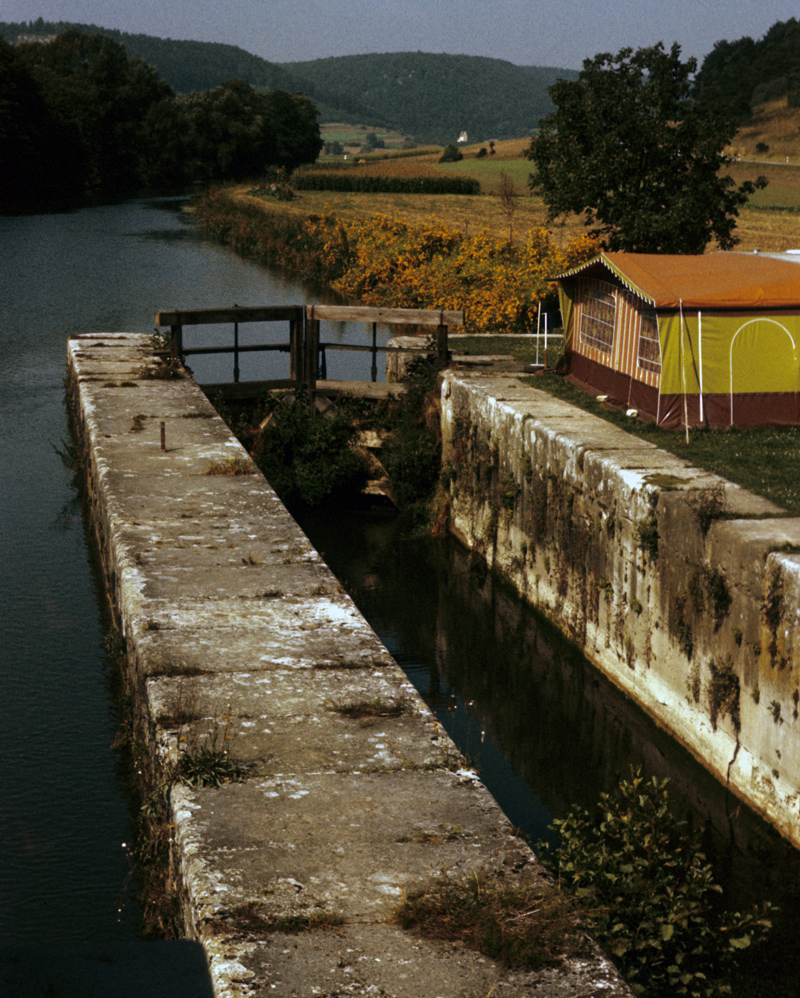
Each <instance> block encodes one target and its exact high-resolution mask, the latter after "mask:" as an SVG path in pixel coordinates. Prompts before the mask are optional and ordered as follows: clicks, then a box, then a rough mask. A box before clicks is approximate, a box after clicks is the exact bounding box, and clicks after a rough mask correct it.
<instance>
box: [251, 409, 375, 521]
mask: <svg viewBox="0 0 800 998" xmlns="http://www.w3.org/2000/svg"><path fill="white" fill-rule="evenodd" d="M271 406H272V408H273V418H272V421H271V425H270V427H269V429H268V430H266V431H265V433H264V434H263V436H262V437H261V440H260V441H259V443H258V445H257V447H256V449H255V450H254V453H253V457H254V460H255V462H256V464H257V465H258V467H259V468H260V470H261V471H262V472H263V473H264V476H265V478H266V479H267V481H268V482H269V483H270V485H271V486H272V487H273V489H275V491H276V492H277V493H278V495H279V496H280V498H281V499H282V500H283V501H284V502H285V503H286V504H287V505H291V504H292V503H297V502H301V503H303V504H305V505H307V506H318V505H319V504H320V503H321V502H323V501H324V500H326V499H336V498H338V497H339V496H342V495H350V494H352V493H353V492H359V491H360V490H361V489H362V488H363V487H364V485H365V484H366V481H367V472H366V468H365V466H364V461H363V460H362V458H361V457H360V456H359V455H358V454H357V453H356V452H355V451H354V450H353V449H352V447H351V446H350V444H351V441H352V439H353V436H354V434H355V426H354V423H353V420H352V418H351V415H350V413H349V411H348V407H347V405H343V404H340V405H339V406H337V408H336V410H335V411H334V412H333V413H332V415H330V416H320V415H317V414H316V413H315V412H314V411H313V410H312V409H311V408H310V407H309V405H308V399H307V396H306V395H305V394H304V393H302V392H301V393H298V394H297V395H296V396H288V397H286V398H285V399H284V400H282V401H281V400H279V399H277V398H273V399H272V401H271Z"/></svg>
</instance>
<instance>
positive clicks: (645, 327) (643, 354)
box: [636, 308, 661, 374]
mask: <svg viewBox="0 0 800 998" xmlns="http://www.w3.org/2000/svg"><path fill="white" fill-rule="evenodd" d="M640 315H641V318H642V324H641V326H640V328H639V353H638V356H637V358H636V363H637V364H638V365H639V367H640V368H641V369H642V370H643V371H652V372H653V373H654V374H660V373H661V344H660V342H659V339H658V319H657V318H656V313H655V311H654V310H653V309H652V308H645V309H642V310H641V312H640Z"/></svg>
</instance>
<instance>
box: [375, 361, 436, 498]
mask: <svg viewBox="0 0 800 998" xmlns="http://www.w3.org/2000/svg"><path fill="white" fill-rule="evenodd" d="M403 384H404V385H405V388H406V390H405V392H404V394H403V395H402V396H401V397H400V400H399V401H398V403H397V405H396V407H395V408H394V409H393V410H392V412H391V415H390V417H389V425H388V428H389V430H390V436H389V438H388V439H387V441H386V443H385V444H384V447H383V453H382V460H383V464H384V467H385V468H386V470H387V472H388V473H389V477H390V478H391V481H392V490H393V491H394V495H395V497H396V499H397V501H398V504H399V505H400V508H401V509H403V510H407V509H408V510H416V511H417V512H421V511H422V510H423V508H424V507H425V506H427V503H428V501H429V500H430V498H431V496H432V495H433V491H434V489H435V488H436V483H437V482H438V480H439V473H440V470H441V463H442V437H441V428H440V421H439V408H438V395H439V372H438V371H437V369H436V366H435V364H434V363H433V361H432V360H429V359H427V358H418V359H417V360H415V361H413V362H412V363H411V364H410V365H409V368H408V372H407V373H406V375H405V377H404V378H403Z"/></svg>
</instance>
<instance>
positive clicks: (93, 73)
mask: <svg viewBox="0 0 800 998" xmlns="http://www.w3.org/2000/svg"><path fill="white" fill-rule="evenodd" d="M17 54H18V58H19V60H20V62H21V64H22V65H23V66H24V67H25V69H26V70H27V71H28V72H29V73H30V75H31V77H32V78H33V79H34V80H35V81H36V84H37V87H38V89H39V91H40V93H41V95H42V97H43V99H44V101H45V103H46V105H47V108H48V111H49V113H50V115H51V116H52V118H53V119H54V121H55V122H56V124H57V127H58V128H59V129H60V130H61V133H62V135H63V136H64V140H63V152H62V154H61V155H60V156H59V157H58V163H57V167H56V168H57V169H58V170H59V171H61V170H64V169H71V170H72V172H73V174H74V173H75V172H76V166H77V171H78V172H79V173H80V177H81V184H82V185H83V186H85V187H87V188H89V189H97V190H104V191H107V192H114V193H120V192H123V191H130V190H134V189H136V187H137V186H138V184H139V177H138V175H137V169H136V167H137V163H138V156H139V150H140V145H141V142H142V138H143V122H144V119H145V118H146V116H147V114H148V111H149V110H150V109H151V108H152V107H153V106H154V105H156V104H158V103H160V102H161V101H163V100H166V99H168V98H169V97H171V96H172V90H171V89H170V88H169V86H168V85H167V84H166V83H164V81H163V80H161V79H159V76H158V71H157V70H156V69H155V68H154V67H152V66H148V65H147V64H146V63H145V62H143V61H142V60H141V59H128V56H127V55H126V53H125V48H124V47H123V45H121V44H120V43H119V42H117V41H114V39H113V38H108V37H107V36H105V35H102V34H97V33H96V34H88V33H84V32H81V31H79V30H78V29H77V28H69V29H67V30H66V31H64V32H63V33H62V34H60V35H58V36H57V37H56V38H55V39H54V40H53V41H50V42H47V43H42V42H30V43H25V44H22V45H20V46H18V48H17ZM68 155H69V156H70V157H71V158H70V159H69V160H68V159H67V156H68ZM63 186H64V185H62V187H63Z"/></svg>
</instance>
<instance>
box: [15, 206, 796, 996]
mask: <svg viewBox="0 0 800 998" xmlns="http://www.w3.org/2000/svg"><path fill="white" fill-rule="evenodd" d="M181 209H182V205H181V203H179V202H172V201H167V200H157V201H133V202H127V203H125V204H120V205H111V206H104V207H93V208H87V209H80V210H75V211H71V212H67V213H63V214H44V215H31V216H24V217H17V218H0V365H1V366H0V441H1V442H2V443H1V444H0V446H1V447H2V462H0V489H1V490H2V510H3V518H2V529H1V530H0V565H2V570H3V581H4V587H3V595H2V597H1V599H2V604H1V605H2V612H1V613H0V697H2V703H3V707H4V721H3V724H2V725H0V939H3V941H4V942H6V943H14V942H38V941H47V942H48V943H50V944H56V943H62V944H72V943H81V942H96V941H116V940H130V939H134V938H136V936H137V934H138V932H139V931H140V914H139V910H138V906H137V904H136V896H135V895H136V891H135V888H136V884H135V876H133V870H132V863H131V860H130V846H129V843H130V841H131V835H132V832H131V829H132V815H131V813H130V805H129V798H128V795H127V791H126V774H125V771H124V767H123V766H122V764H121V763H120V760H119V758H118V756H117V755H116V753H115V751H114V749H113V748H112V743H113V740H114V736H115V731H116V726H117V713H116V707H115V675H114V669H113V667H112V664H111V663H110V661H109V659H108V657H107V655H106V653H105V650H104V637H105V634H106V631H107V629H108V626H109V621H108V617H107V614H106V609H105V603H104V597H103V594H102V591H101V586H100V582H99V577H98V575H97V572H96V569H95V566H94V564H93V561H92V554H91V544H90V543H89V541H88V540H87V535H86V531H85V524H84V522H83V519H82V513H81V506H80V502H79V497H78V492H77V489H76V485H75V482H74V480H73V474H72V472H71V470H70V468H69V467H68V464H69V462H68V460H67V458H68V454H67V453H66V450H67V447H66V441H68V438H69V434H68V427H67V419H66V410H65V406H64V401H63V384H62V378H63V374H64V369H65V355H66V342H67V338H68V336H69V335H70V334H72V333H79V332H85V331H116V330H126V331H133V332H150V331H152V324H153V315H154V313H155V312H156V311H157V310H159V309H172V308H192V307H198V308H199V307H212V306H229V305H233V304H238V305H243V306H251V305H285V304H303V303H304V302H310V301H320V300H322V299H321V298H320V296H319V295H318V294H316V293H315V292H314V290H313V289H309V288H304V287H302V286H300V285H299V284H297V283H293V282H289V281H286V280H285V279H283V278H281V277H280V276H278V275H275V274H273V273H270V272H267V271H265V270H264V269H263V268H260V267H258V266H256V265H254V264H251V263H248V262H246V261H242V260H240V259H238V258H237V257H235V256H234V255H233V254H231V253H229V252H228V251H226V250H223V249H221V248H219V247H216V246H214V245H212V244H210V243H207V242H205V241H204V240H203V239H202V238H201V237H200V235H199V234H198V232H197V230H196V228H195V227H194V226H193V224H192V223H191V219H190V217H189V216H188V215H187V214H186V213H185V212H184V211H182V210H181ZM285 332H286V331H285V330H283V329H277V328H276V327H274V326H273V327H266V328H265V329H261V330H259V329H254V328H248V327H247V326H243V327H241V333H242V342H249V341H250V340H251V339H253V338H254V337H256V336H275V337H277V338H278V339H283V338H285ZM360 335H361V333H360V331H359V330H358V329H351V328H349V327H345V326H341V325H336V326H332V327H331V328H328V329H324V330H323V338H325V339H328V340H334V341H335V340H339V341H341V342H354V341H355V339H356V338H357V337H359V336H360ZM388 335H389V331H388V330H382V331H381V340H385V339H386V338H387V337H388ZM190 337H191V339H190ZM222 337H229V338H231V339H232V330H231V329H230V328H227V329H220V330H210V331H208V330H206V331H204V332H203V333H200V332H199V331H189V330H187V345H189V343H191V344H193V345H201V344H202V342H203V338H205V339H206V341H208V340H210V339H211V338H213V340H214V341H216V342H219V341H220V339H221V338H222ZM354 363H355V364H357V365H359V366H358V367H356V368H354V367H353V366H352V365H353V364H354ZM369 364H370V359H369V355H366V354H365V355H361V354H353V353H338V354H330V355H329V376H331V377H346V376H350V377H362V378H368V377H369ZM361 365H363V367H362V366H361ZM193 367H194V371H195V375H196V376H197V378H198V380H200V381H203V382H215V381H222V380H229V379H230V377H231V371H232V359H231V358H229V357H228V358H220V357H215V358H213V359H204V358H196V359H194V363H193ZM286 367H288V359H287V358H286V357H285V355H283V354H281V355H277V354H269V355H255V354H245V355H243V356H242V360H241V369H242V370H241V378H242V380H251V379H255V378H263V377H284V376H286V372H285V368H286ZM303 526H304V527H305V529H306V530H307V532H308V533H309V534H310V536H311V539H312V541H314V543H315V544H316V545H317V546H318V547H319V549H320V550H321V551H322V553H323V554H324V556H325V557H326V560H327V561H328V562H329V564H330V565H331V567H332V568H333V569H334V571H335V572H336V573H337V574H338V575H339V576H340V577H341V578H342V580H343V582H344V584H345V585H346V586H347V587H348V589H349V590H350V591H351V593H352V594H353V596H354V598H355V599H356V602H357V603H358V605H359V606H360V608H361V609H362V612H364V614H365V616H366V617H367V619H368V620H369V621H370V623H371V624H372V626H373V627H374V628H375V629H376V630H377V632H378V633H379V635H380V636H381V638H382V639H383V640H384V642H385V643H386V644H387V646H388V647H389V649H390V651H392V653H393V654H394V655H395V657H396V658H397V660H398V661H399V663H400V664H401V665H402V666H403V668H405V669H406V671H407V672H408V674H409V676H410V677H411V678H412V679H413V681H414V682H415V683H416V684H417V685H418V687H419V689H420V690H421V692H422V694H423V695H424V696H425V697H426V699H427V700H428V702H429V703H430V704H431V706H432V708H433V709H434V710H435V711H436V713H437V716H438V717H439V718H440V720H441V723H442V724H443V725H444V726H445V727H446V728H447V730H448V731H450V732H451V733H452V734H453V736H454V737H455V738H456V740H457V741H458V743H459V745H460V747H461V749H462V751H464V753H465V754H466V755H467V756H468V758H469V759H470V760H471V761H472V762H473V763H474V764H475V765H476V766H477V767H478V769H479V770H480V773H481V776H482V777H483V779H484V781H485V782H486V783H487V784H488V785H489V787H490V789H491V791H492V793H493V794H494V795H495V797H496V798H497V800H498V801H499V803H500V804H501V806H502V807H503V808H504V810H505V811H506V813H507V814H508V816H509V818H510V820H511V821H512V822H513V823H514V824H515V825H518V826H519V827H520V828H522V829H523V831H525V833H526V834H527V835H528V836H529V837H530V838H531V839H532V840H536V839H537V838H538V837H540V836H542V835H544V834H546V832H547V827H548V825H549V823H550V821H551V820H552V818H553V817H554V816H563V815H564V814H565V813H566V811H567V810H568V809H569V807H570V806H571V805H572V804H574V803H579V804H582V805H584V806H586V807H590V806H591V805H592V804H593V803H594V802H595V801H596V800H597V797H598V795H599V793H600V792H601V791H602V790H607V789H610V788H612V787H613V786H614V784H615V783H616V781H617V779H618V778H619V776H620V775H625V774H627V773H628V771H629V768H630V765H631V764H633V765H637V766H641V767H642V768H643V770H644V772H645V774H647V775H649V774H656V775H659V776H669V777H670V778H671V779H672V781H673V787H674V790H675V796H676V801H677V805H678V809H679V811H680V812H681V813H682V814H684V815H686V816H687V817H688V818H689V819H690V820H691V821H692V822H694V823H695V824H698V825H699V826H700V827H701V828H702V829H704V832H705V834H706V838H707V840H708V843H709V844H710V845H712V846H713V848H714V851H715V855H716V858H717V861H718V863H719V868H720V872H721V876H723V877H725V878H726V883H728V884H729V885H730V887H729V889H730V891H731V892H732V894H733V895H734V897H736V898H741V899H743V900H744V899H747V898H749V897H751V896H752V897H762V896H764V894H765V893H766V894H767V895H768V896H773V897H776V896H778V895H784V896H785V892H784V890H783V888H784V887H785V885H786V883H787V882H789V883H790V884H793V883H794V882H795V881H796V873H795V867H794V865H793V854H791V853H790V851H789V850H787V849H785V848H784V846H783V844H782V843H781V842H780V840H778V838H777V836H775V835H774V834H773V833H771V832H770V831H769V830H768V829H766V828H764V826H763V825H761V824H760V823H759V822H757V821H755V820H754V819H753V818H752V817H751V816H750V815H749V814H748V813H747V812H744V811H742V810H741V809H739V808H738V807H737V805H736V803H735V802H734V801H731V800H730V799H728V798H727V797H726V795H725V793H724V790H722V789H721V788H720V787H719V786H718V785H717V784H716V783H715V782H714V781H713V780H711V779H710V778H709V777H708V776H707V774H706V773H705V771H704V770H703V769H702V768H701V767H699V766H697V765H695V764H694V763H693V762H692V761H691V760H690V759H689V758H688V756H686V754H685V753H682V752H680V751H679V750H677V749H676V747H675V746H674V745H673V744H672V742H671V741H670V739H668V738H666V736H664V734H663V732H660V731H659V730H658V729H657V728H656V727H655V726H654V725H652V724H650V723H649V722H648V721H647V719H646V718H644V717H643V716H642V715H641V713H640V712H639V711H638V710H636V709H635V708H633V707H632V705H631V704H630V703H628V702H627V701H626V700H625V698H624V697H623V696H621V695H620V694H619V692H618V691H617V690H615V689H613V688H611V687H610V686H609V685H608V684H607V683H605V682H604V681H603V680H602V679H601V677H599V676H598V675H597V674H596V673H595V672H594V671H593V670H591V669H587V667H586V666H585V664H584V663H583V661H582V659H581V658H580V656H579V655H577V654H576V653H575V652H574V650H573V649H571V648H570V647H569V646H568V645H566V644H565V643H564V642H563V641H561V640H560V639H559V638H558V636H557V635H556V634H554V633H553V631H552V630H551V629H550V628H549V627H548V626H547V625H546V624H545V623H544V622H543V621H542V620H541V619H540V618H538V617H536V615H535V614H532V613H531V612H530V611H528V610H525V609H524V608H522V607H520V605H519V603H518V601H516V600H515V599H514V598H513V597H512V595H511V594H510V593H508V592H507V591H506V590H505V589H504V588H503V587H502V586H500V585H498V584H497V583H496V582H495V581H494V580H493V579H492V578H491V576H489V575H487V574H486V572H485V570H484V569H483V568H482V566H481V565H480V564H479V563H477V562H475V561H473V560H472V559H470V558H469V556H468V555H467V554H466V552H464V551H463V550H461V549H460V548H458V546H457V545H454V544H449V543H446V544H439V545H435V544H433V543H431V542H430V541H421V540H408V539H404V538H403V536H402V534H401V533H400V531H399V529H398V524H397V522H396V520H394V519H393V518H391V517H386V516H377V517H375V516H373V517H368V516H363V515H361V516H350V515H348V514H344V513H342V514H341V515H338V514H337V516H336V517H333V516H329V515H326V516H325V517H317V518H314V517H308V518H306V519H304V521H303ZM789 897H790V902H791V903H793V900H792V899H793V894H792V895H790V896H789ZM765 993H766V992H765ZM772 993H773V994H777V993H778V992H777V991H775V990H773V991H772ZM781 993H787V994H788V993H790V992H788V991H786V992H781Z"/></svg>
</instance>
